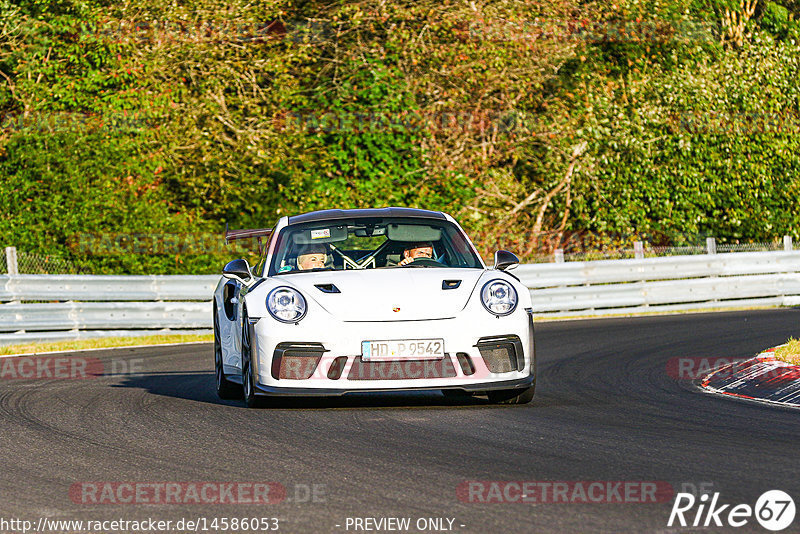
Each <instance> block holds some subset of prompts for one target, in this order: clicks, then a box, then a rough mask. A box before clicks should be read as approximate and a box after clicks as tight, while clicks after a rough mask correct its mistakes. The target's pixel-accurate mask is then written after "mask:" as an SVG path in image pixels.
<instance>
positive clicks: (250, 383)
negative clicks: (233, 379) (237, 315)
mask: <svg viewBox="0 0 800 534" xmlns="http://www.w3.org/2000/svg"><path fill="white" fill-rule="evenodd" d="M252 359H253V351H252V345H251V343H250V324H249V320H248V317H247V310H243V311H242V393H243V396H244V403H245V405H247V407H248V408H257V407H258V406H259V405H260V402H259V398H258V397H257V396H256V391H255V380H254V379H253V365H252Z"/></svg>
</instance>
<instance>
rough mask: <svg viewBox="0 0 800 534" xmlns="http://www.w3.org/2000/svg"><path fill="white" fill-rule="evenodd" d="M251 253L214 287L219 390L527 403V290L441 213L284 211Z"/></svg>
mask: <svg viewBox="0 0 800 534" xmlns="http://www.w3.org/2000/svg"><path fill="white" fill-rule="evenodd" d="M244 237H259V238H261V237H268V241H267V243H266V245H265V246H263V247H262V253H261V258H260V260H259V262H258V263H257V264H256V265H255V266H253V267H251V266H250V265H249V264H248V263H247V261H246V260H243V259H238V260H234V261H232V262H230V263H229V264H228V265H226V266H225V269H224V270H223V277H222V279H221V280H220V282H219V284H218V285H217V288H216V291H215V293H214V365H215V370H216V387H217V393H218V394H219V396H220V397H221V398H225V399H229V398H234V397H237V396H239V397H240V396H241V395H242V393H243V394H244V400H245V403H246V404H247V406H249V407H252V406H255V405H256V404H258V403H259V401H260V400H261V399H263V398H266V397H270V396H287V395H295V396H310V395H342V394H346V393H356V392H367V391H410V390H441V391H442V392H443V393H444V394H445V395H453V396H455V395H470V394H473V395H487V396H488V398H489V400H490V401H492V402H496V403H508V404H522V403H527V402H530V401H531V399H532V398H533V394H534V387H535V379H536V356H535V352H534V340H533V310H532V306H531V297H530V293H529V291H528V289H527V288H526V287H525V286H524V285H523V284H522V283H520V281H519V280H518V279H517V278H516V277H515V276H513V275H512V274H510V273H508V272H506V269H510V268H512V267H515V266H516V265H517V264H518V263H519V260H518V259H517V257H516V256H514V255H513V254H512V253H510V252H506V251H502V250H501V251H498V252H497V253H496V254H495V265H494V266H493V267H492V268H488V267H486V265H484V263H483V261H482V260H481V257H480V255H479V254H478V253H477V251H476V249H475V246H474V245H473V244H472V242H471V241H470V240H469V238H468V237H467V236H466V235H465V234H464V231H463V230H462V229H461V227H460V226H459V224H458V223H457V222H456V221H455V220H454V219H453V218H452V217H450V216H449V215H446V214H444V213H441V212H435V211H425V210H418V209H410V208H382V209H354V210H325V211H316V212H312V213H306V214H303V215H298V216H293V217H283V218H281V219H280V220H279V221H278V224H277V225H276V226H275V228H274V229H264V230H239V231H234V232H228V233H227V238H228V240H232V239H239V238H244Z"/></svg>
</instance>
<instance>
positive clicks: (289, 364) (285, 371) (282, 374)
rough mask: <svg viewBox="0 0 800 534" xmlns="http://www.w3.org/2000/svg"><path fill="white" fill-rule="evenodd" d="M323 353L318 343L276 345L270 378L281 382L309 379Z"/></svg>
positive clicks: (323, 349)
mask: <svg viewBox="0 0 800 534" xmlns="http://www.w3.org/2000/svg"><path fill="white" fill-rule="evenodd" d="M324 352H325V348H324V347H323V346H322V345H321V344H319V343H278V346H277V347H275V353H274V354H273V356H272V376H273V377H275V378H278V379H283V380H305V379H307V378H311V376H312V375H313V374H314V371H316V369H317V365H318V364H319V361H320V359H321V358H322V354H323V353H324Z"/></svg>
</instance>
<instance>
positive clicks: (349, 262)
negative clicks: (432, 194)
mask: <svg viewBox="0 0 800 534" xmlns="http://www.w3.org/2000/svg"><path fill="white" fill-rule="evenodd" d="M411 267H458V268H468V269H474V268H482V267H483V266H482V265H481V262H480V259H479V258H478V256H477V255H476V254H475V252H474V251H473V249H472V246H471V245H470V244H469V242H468V240H467V238H466V237H465V236H464V234H463V233H462V232H461V230H460V229H459V228H458V227H457V226H456V225H454V224H452V223H451V222H449V221H439V220H433V219H414V218H381V219H349V220H348V219H344V220H333V221H316V222H310V223H305V224H298V225H291V226H287V227H286V228H284V229H283V230H282V231H281V233H280V235H279V236H278V240H277V242H276V245H275V252H274V254H273V257H272V261H271V262H270V266H269V274H270V276H271V275H274V274H285V273H296V272H301V271H322V270H336V271H342V270H351V269H383V268H411Z"/></svg>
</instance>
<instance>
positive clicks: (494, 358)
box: [475, 336, 525, 373]
mask: <svg viewBox="0 0 800 534" xmlns="http://www.w3.org/2000/svg"><path fill="white" fill-rule="evenodd" d="M475 346H476V347H477V348H478V351H479V352H480V353H481V357H482V358H483V361H484V362H485V363H486V367H487V368H488V369H489V371H490V372H491V373H510V372H512V371H522V369H523V366H524V364H525V356H524V354H525V353H524V352H523V351H522V342H521V341H520V339H519V337H517V336H499V337H482V338H481V339H479V340H478V343H477V344H476V345H475Z"/></svg>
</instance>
